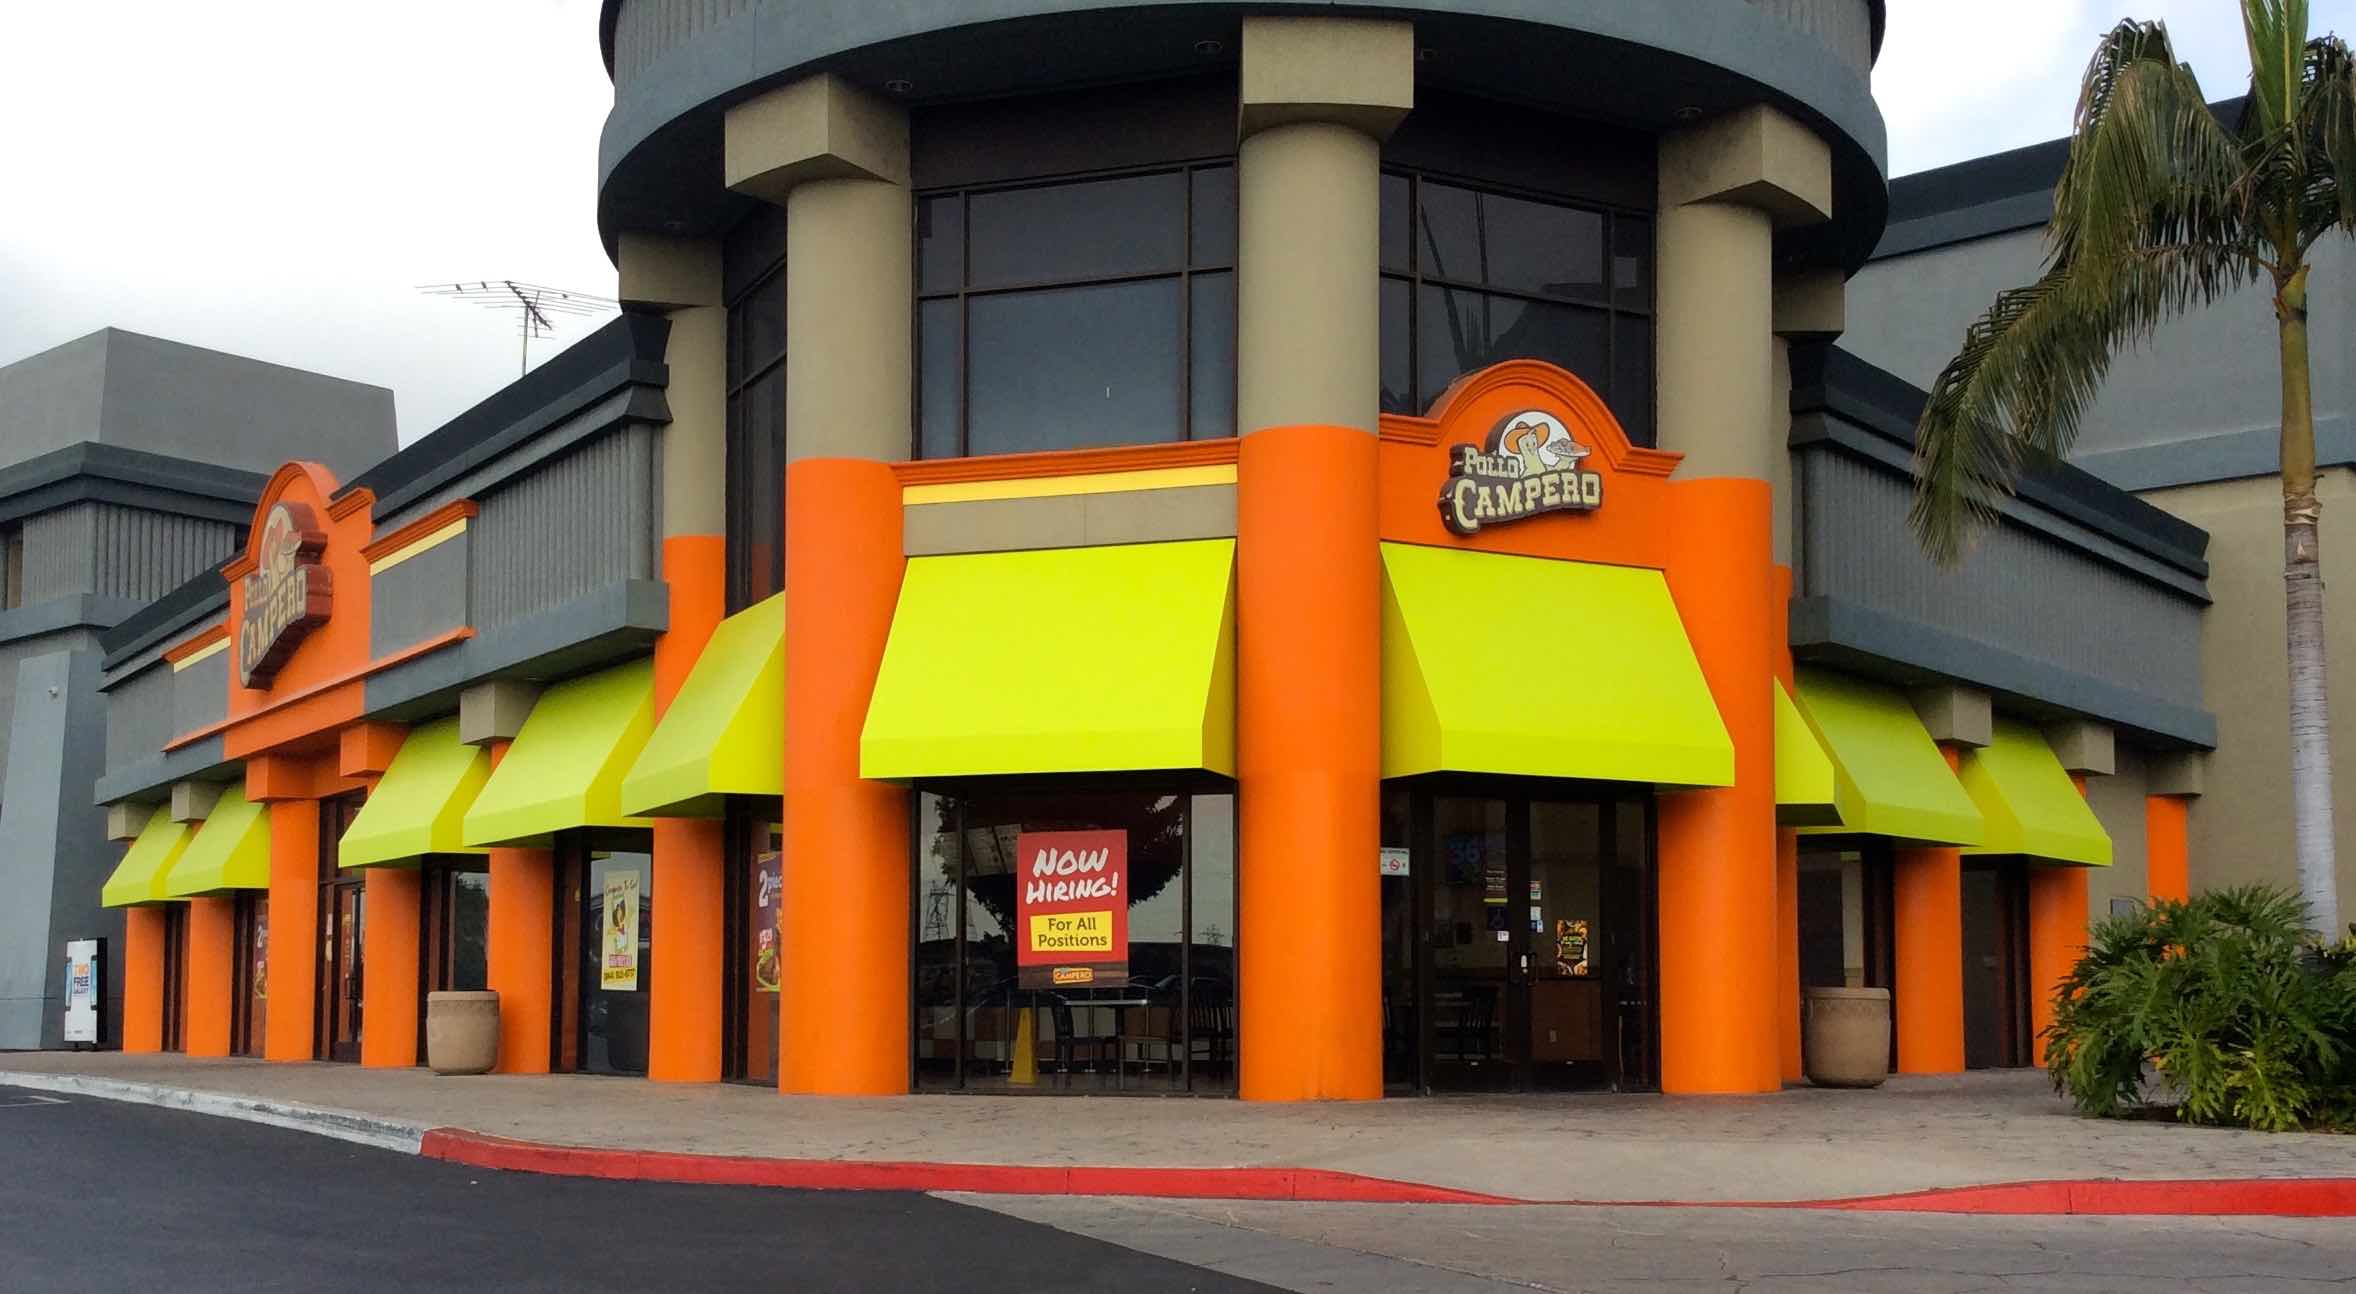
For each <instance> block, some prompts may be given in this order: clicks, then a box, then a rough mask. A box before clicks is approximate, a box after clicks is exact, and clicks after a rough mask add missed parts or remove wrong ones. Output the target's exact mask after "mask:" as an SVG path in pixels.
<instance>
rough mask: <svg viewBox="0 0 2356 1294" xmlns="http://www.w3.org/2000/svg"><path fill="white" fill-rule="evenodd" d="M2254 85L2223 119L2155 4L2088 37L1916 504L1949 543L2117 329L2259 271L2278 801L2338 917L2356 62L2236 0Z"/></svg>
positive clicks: (2302, 877)
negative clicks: (2279, 558) (2275, 510)
mask: <svg viewBox="0 0 2356 1294" xmlns="http://www.w3.org/2000/svg"><path fill="white" fill-rule="evenodd" d="M2242 26H2243V28H2244V30H2245V31H2246V33H2247V34H2248V37H2249V45H2250V93H2249V97H2248V98H2247V99H2246V100H2245V101H2244V102H2243V104H2242V105H2241V107H2240V110H2239V112H2238V119H2237V120H2232V121H2227V120H2221V119H2220V118H2219V116H2218V114H2217V113H2215V112H2213V111H2212V110H2211V109H2210V108H2209V106H2208V104H2207V102H2206V101H2205V100H2204V99H2203V98H2202V96H2201V89H2200V84H2199V82H2198V81H2197V80H2196V79H2195V78H2194V77H2193V73H2192V69H2191V68H2190V67H2189V66H2187V65H2185V64H2184V63H2181V62H2179V61H2178V60H2177V58H2176V52H2175V50H2174V48H2173V47H2172V46H2171V44H2170V43H2169V40H2168V29H2167V27H2166V25H2165V24H2162V23H2157V22H2151V23H2145V22H2136V21H2133V20H2129V21H2125V22H2121V23H2120V24H2119V25H2118V26H2117V27H2114V28H2112V29H2111V31H2110V33H2109V34H2108V35H2106V36H2104V37H2103V40H2102V44H2101V46H2100V47H2099V48H2098V49H2096V50H2095V54H2094V61H2093V62H2092V63H2090V64H2088V66H2087V68H2086V83H2085V86H2084V88H2083V89H2082V90H2081V91H2080V93H2079V97H2078V110H2077V119H2076V123H2075V128H2074V132H2073V137H2072V139H2071V141H2070V156H2069V161H2068V162H2067V163H2066V164H2065V165H2064V166H2063V168H2062V174H2061V180H2060V182H2059V183H2058V184H2057V185H2056V186H2055V188H2054V193H2053V220H2052V223H2051V224H2050V225H2048V226H2047V229H2046V257H2045V270H2044V273H2043V274H2042V275H2041V276H2040V277H2039V278H2038V279H2037V281H2036V282H2034V283H2031V284H2029V285H2028V286H2026V287H2020V288H2014V289H2011V290H2010V291H2007V292H2004V293H2001V294H1999V295H1998V296H1997V298H1996V302H1995V304H1994V305H1992V306H1990V307H1989V308H1988V312H1987V313H1986V314H1984V315H1982V316H1981V317H1980V318H1979V320H1978V321H1977V322H1975V323H1973V324H1972V326H1971V328H1970V329H1969V330H1968V331H1966V332H1965V334H1964V340H1963V348H1962V350H1961V351H1960V352H1959V353H1958V354H1957V355H1956V356H1955V358H1954V359H1953V360H1950V361H1949V362H1948V364H1947V367H1946V369H1945V370H1944V371H1943V372H1941V373H1940V374H1939V379H1938V381H1937V382H1936V383H1934V384H1933V385H1932V387H1931V392H1930V398H1929V400H1928V402H1927V403H1926V404H1925V406H1924V408H1923V415H1922V422H1921V425H1920V427H1919V428H1918V429H1917V433H1916V451H1915V462H1916V468H1917V472H1918V485H1917V489H1916V493H1915V499H1914V507H1913V511H1912V513H1911V515H1910V517H1909V520H1910V522H1911V524H1912V526H1913V528H1914V532H1915V535H1916V537H1917V538H1918V539H1919V540H1920V541H1921V543H1922V546H1923V548H1924V549H1925V551H1927V552H1928V553H1929V554H1930V555H1931V556H1932V557H1933V558H1935V559H1936V560H1938V561H1939V562H1941V563H1942V564H1953V563H1954V562H1956V561H1958V560H1960V559H1961V557H1962V555H1963V552H1964V550H1965V548H1966V547H1967V545H1968V541H1969V539H1970V537H1971V533H1972V531H1973V530H1974V529H1975V528H1976V527H1978V526H1979V525H1982V524H1985V523H1986V522H1987V521H1989V520H1990V519H1992V517H1993V516H1994V510H1995V508H1996V506H1997V503H1998V501H1999V500H2000V499H2001V498H2002V497H2003V496H2004V495H2005V494H2007V493H2009V492H2010V490H2011V489H2012V486H2013V482H2014V481H2015V479H2016V478H2017V477H2018V475H2019V473H2020V472H2021V471H2022V470H2023V469H2024V468H2028V469H2034V468H2036V467H2038V466H2039V465H2042V464H2047V463H2051V462H2053V461H2056V460H2058V459H2059V458H2060V457H2061V456H2063V455H2065V454H2067V453H2068V452H2069V449H2070V446H2071V444H2072V443H2073V442H2074V441H2075V440H2076V438H2077V433H2078V426H2079V420H2080V418H2081V416H2082V415H2083V414H2084V413H2085V411H2086V406H2087V405H2088V404H2089V403H2091V402H2092V400H2093V398H2094V396H2095V393H2096V391H2097V390H2098V389H2099V388H2100V386H2101V384H2102V380H2103V376H2104V374H2105V373H2106V372H2107V371H2108V369H2109V367H2110V361H2111V357H2112V355H2113V354H2115V353H2116V352H2117V351H2118V350H2119V348H2120V347H2122V346H2128V345H2133V344H2136V343H2139V342H2142V341H2144V340H2146V339H2148V338H2149V337H2150V336H2151V334H2152V331H2153V329H2154V328H2156V327H2157V326H2158V325H2159V324H2161V323H2163V322H2165V321H2166V320H2168V319H2169V318H2171V317H2173V316H2175V315H2178V314H2181V313H2184V312H2186V311H2189V310H2192V309H2195V308H2198V307H2200V306H2205V305H2208V304H2210V303H2211V302H2214V301H2216V300H2217V299H2218V298H2220V297H2223V296H2226V295H2228V294H2230V293H2233V292H2235V291H2238V290H2240V289H2242V288H2244V287H2247V286H2248V285H2250V284H2253V283H2267V284H2271V285H2272V287H2273V290H2274V316H2275V321H2276V326H2277V332H2278V334H2279V339H2280V342H2281V347H2282V502H2283V535H2284V561H2283V568H2284V583H2285V593H2286V602H2287V609H2288V612H2289V616H2288V623H2289V651H2290V726H2291V805H2292V826H2293V834H2294V840H2295V849H2296V856H2297V859H2298V867H2299V883H2300V889H2301V891H2302V893H2303V894H2304V896H2305V898H2306V900H2307V903H2308V906H2309V908H2310V913H2311V916H2310V920H2311V921H2312V922H2313V923H2314V927H2315V928H2316V929H2317V930H2322V931H2336V930H2338V929H2339V911H2338V899H2337V895H2336V893H2335V890H2334V884H2333V858H2332V803H2331V734H2330V729H2329V727H2328V719H2327V712H2326V708H2325V703H2324V674H2323V666H2324V640H2323V576H2322V569H2321V564H2320V561H2319V556H2318V549H2317V528H2318V522H2319V521H2320V519H2321V515H2322V508H2321V506H2320V503H2319V501H2318V499H2317V497H2316V492H2315V482H2316V472H2315V417H2314V408H2313V402H2312V400H2311V398H2310V394H2309V389H2308V359H2307V264H2308V262H2307V258H2308V253H2309V252H2310V251H2311V250H2312V249H2313V248H2314V246H2315V244H2316V243H2317V242H2318V241H2320V240H2321V239H2323V238H2324V237H2326V236H2328V235H2330V234H2332V233H2333V232H2334V231H2356V62H2352V61H2351V57H2350V54H2349V49H2348V45H2347V44H2346V43H2345V42H2344V41H2342V40H2340V39H2339V38H2338V37H2336V36H2324V37H2320V38H2317V39H2314V40H2309V39H2308V37H2307V5H2306V3H2305V0H2243V3H2242Z"/></svg>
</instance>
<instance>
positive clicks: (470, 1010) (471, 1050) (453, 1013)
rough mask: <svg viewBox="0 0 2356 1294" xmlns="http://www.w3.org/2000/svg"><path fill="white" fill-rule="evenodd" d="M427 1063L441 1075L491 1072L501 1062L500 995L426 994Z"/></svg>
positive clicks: (482, 993)
mask: <svg viewBox="0 0 2356 1294" xmlns="http://www.w3.org/2000/svg"><path fill="white" fill-rule="evenodd" d="M425 1063H426V1065H427V1066H428V1067H429V1068H431V1069H432V1070H433V1071H434V1072H435V1073H437V1074H488V1073H490V1072H491V1067H492V1066H493V1065H496V1064H498V1063H499V995H498V994H497V993H489V992H481V993H475V992H467V993H428V994H426V995H425Z"/></svg>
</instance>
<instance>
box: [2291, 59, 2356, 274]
mask: <svg viewBox="0 0 2356 1294" xmlns="http://www.w3.org/2000/svg"><path fill="white" fill-rule="evenodd" d="M2295 134H2296V135H2297V137H2298V138H2299V139H2300V140H2301V141H2303V142H2304V145H2305V147H2306V148H2307V150H2308V152H2309V162H2308V184H2307V187H2306V189H2305V202H2304V204H2303V205H2304V207H2305V210H2304V211H2303V213H2302V215H2303V221H2302V223H2303V224H2304V225H2305V226H2306V228H2307V229H2308V230H2309V231H2310V232H2311V233H2320V232H2321V231H2323V230H2326V229H2331V228H2338V229H2341V230H2343V231H2348V232H2356V54H2351V53H2350V51H2349V49H2348V45H2347V42H2345V41H2343V40H2341V39H2340V38H2339V37H2337V36H2319V37H2317V38H2315V39H2314V40H2311V41H2309V42H2307V58H2306V84H2305V85H2304V87H2303V89H2302V92H2301V95H2300V99H2299V122H2298V128H2297V130H2296V132H2295Z"/></svg>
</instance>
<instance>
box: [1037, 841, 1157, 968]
mask: <svg viewBox="0 0 2356 1294" xmlns="http://www.w3.org/2000/svg"><path fill="white" fill-rule="evenodd" d="M1014 859H1015V878H1014V879H1015V890H1014V895H1015V929H1016V930H1017V931H1018V932H1019V934H1018V936H1017V943H1016V947H1015V964H1016V966H1017V968H1018V969H1019V971H1020V975H1019V979H1020V982H1021V984H1022V986H1023V987H1024V988H1085V987H1088V986H1090V985H1095V984H1105V983H1119V982H1120V981H1122V980H1125V979H1127V978H1128V975H1129V892H1128V891H1129V833H1128V832H1126V831H1026V832H1023V833H1022V834H1021V835H1019V836H1017V837H1016V838H1015V847H1014Z"/></svg>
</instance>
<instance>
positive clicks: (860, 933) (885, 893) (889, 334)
mask: <svg viewBox="0 0 2356 1294" xmlns="http://www.w3.org/2000/svg"><path fill="white" fill-rule="evenodd" d="M726 134H727V138H726V146H725V149H724V151H725V153H726V171H727V178H728V184H729V187H730V188H733V189H736V190H737V191H739V192H742V193H748V194H751V195H753V196H755V197H758V198H762V199H765V200H767V201H770V202H778V203H783V204H784V206H785V227H786V246H785V264H786V316H785V326H786V361H785V373H786V377H785V389H786V408H785V428H786V441H785V448H786V455H785V456H786V464H787V466H786V504H785V619H786V624H788V625H789V626H791V628H790V630H789V631H788V632H787V634H786V641H785V677H786V685H785V769H784V786H785V824H784V826H785V837H784V854H785V858H784V885H783V890H782V893H781V894H780V896H779V911H780V914H781V915H780V935H781V938H780V941H779V946H780V949H781V953H782V955H781V957H780V959H779V972H780V977H781V980H782V991H781V992H780V994H779V999H778V1064H777V1081H778V1086H779V1087H781V1088H783V1089H784V1090H786V1091H788V1092H808V1093H820V1094H830V1095H882V1094H887V1093H892V1092H902V1091H906V1090H907V1086H908V972H909V938H910V929H909V920H908V880H909V866H908V792H907V790H906V789H905V788H903V787H899V786H894V785H890V784H887V783H882V782H870V781H866V780H864V779H862V778H861V777H860V776H859V729H860V725H861V723H862V722H863V721H864V720H865V718H866V714H867V703H868V700H869V698H870V697H871V696H872V695H873V693H874V689H875V674H876V669H877V667H878V665H879V664H880V663H881V662H882V659H883V646H884V639H885V637H886V636H887V635H888V634H889V633H890V631H891V623H892V610H893V606H894V603H895V602H896V601H897V599H898V597H899V589H900V574H901V570H902V567H903V564H904V563H903V559H902V557H901V546H902V534H901V523H900V487H899V482H898V479H897V478H896V477H894V476H893V474H892V471H891V468H890V467H889V466H888V464H889V463H890V462H891V461H893V460H897V459H903V458H906V457H908V452H909V438H910V434H911V431H912V428H913V414H914V410H913V404H912V396H911V392H910V367H911V359H910V354H909V350H910V334H911V332H912V323H913V311H914V309H915V307H914V283H913V270H912V266H911V262H912V260H913V257H914V245H913V238H914V232H913V209H912V207H911V203H910V198H909V192H908V178H909V177H908V118H907V114H906V113H905V112H904V111H902V110H901V109H899V108H897V107H895V106H893V105H891V104H888V103H885V102H883V101H882V100H879V99H877V98H875V97H874V96H872V95H869V94H867V93H865V92H864V91H861V90H859V89H857V88H856V87H854V86H852V85H850V84H849V83H847V82H845V81H842V80H840V79H838V78H835V77H832V76H818V77H812V78H809V79H807V80H803V81H799V82H796V83H794V84H793V85H789V86H786V87H784V88H783V89H780V90H775V91H772V92H770V93H769V94H766V95H763V96H761V97H759V98H757V99H752V100H749V101H747V102H745V103H741V104H738V105H737V106H735V107H733V108H730V109H729V110H728V119H727V130H726Z"/></svg>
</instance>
